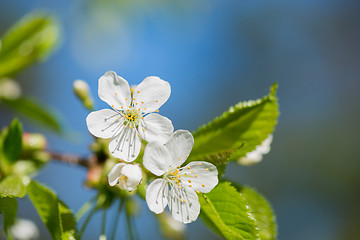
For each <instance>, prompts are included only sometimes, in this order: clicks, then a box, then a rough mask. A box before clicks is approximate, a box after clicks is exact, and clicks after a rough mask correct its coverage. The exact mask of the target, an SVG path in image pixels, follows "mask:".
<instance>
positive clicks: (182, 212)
mask: <svg viewBox="0 0 360 240" xmlns="http://www.w3.org/2000/svg"><path fill="white" fill-rule="evenodd" d="M168 205H169V209H170V212H171V214H172V216H173V217H174V219H175V220H177V221H179V222H183V223H190V222H193V221H195V220H196V219H197V218H198V216H199V213H200V203H199V200H198V196H197V195H196V193H195V192H194V191H193V190H191V189H188V188H181V189H180V188H179V187H177V186H175V187H172V188H171V190H170V191H169V197H168Z"/></svg>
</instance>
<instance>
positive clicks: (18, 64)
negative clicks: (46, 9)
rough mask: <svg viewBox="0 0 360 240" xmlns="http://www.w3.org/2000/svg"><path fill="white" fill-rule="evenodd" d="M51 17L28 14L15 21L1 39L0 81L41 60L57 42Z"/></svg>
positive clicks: (53, 20)
mask: <svg viewBox="0 0 360 240" xmlns="http://www.w3.org/2000/svg"><path fill="white" fill-rule="evenodd" d="M59 36H60V34H59V25H58V23H57V21H56V20H55V19H54V17H53V16H51V15H49V14H44V13H32V14H29V15H27V16H25V17H24V18H22V19H21V20H20V21H18V22H17V23H16V24H15V25H14V26H13V27H12V28H11V29H9V30H8V31H7V32H6V33H5V34H4V36H3V37H2V38H1V48H0V78H1V77H8V76H13V75H15V73H17V72H18V71H20V70H22V69H23V68H25V67H27V66H28V65H30V64H31V63H33V62H35V61H39V60H43V59H45V58H46V57H47V56H48V55H49V54H50V53H51V52H52V50H53V49H54V47H55V45H56V43H57V41H58V39H59Z"/></svg>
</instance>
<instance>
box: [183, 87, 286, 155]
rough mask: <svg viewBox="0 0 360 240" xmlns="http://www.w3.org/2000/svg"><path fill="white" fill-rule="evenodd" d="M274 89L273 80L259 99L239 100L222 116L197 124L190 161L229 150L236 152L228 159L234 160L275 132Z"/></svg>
mask: <svg viewBox="0 0 360 240" xmlns="http://www.w3.org/2000/svg"><path fill="white" fill-rule="evenodd" d="M276 89H277V84H276V83H275V84H274V85H273V86H272V87H271V89H270V93H269V94H268V95H267V96H265V97H263V98H262V99H258V100H256V101H247V102H241V103H238V104H236V105H235V106H234V107H231V108H230V109H229V110H228V111H227V112H225V113H224V114H223V115H222V116H220V117H218V118H216V119H215V120H214V121H212V122H210V123H208V124H207V125H204V126H202V127H200V128H199V129H198V130H197V131H196V132H195V133H194V139H195V144H194V147H193V150H192V152H191V155H190V156H189V158H190V159H189V161H194V160H202V159H205V157H206V156H209V155H215V156H216V155H217V154H219V153H223V152H227V151H232V150H236V151H235V152H234V153H233V154H232V155H231V157H230V160H237V159H239V158H240V157H242V156H245V155H246V153H248V152H250V151H253V150H254V149H255V148H256V146H257V145H260V144H261V143H262V142H263V141H264V140H265V139H266V138H267V137H268V135H269V134H271V133H272V132H273V131H274V128H275V125H276V123H277V117H278V115H279V112H278V105H277V98H276V96H275V94H276ZM242 145H244V146H243V147H242Z"/></svg>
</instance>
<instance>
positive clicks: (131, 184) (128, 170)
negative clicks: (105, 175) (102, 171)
mask: <svg viewBox="0 0 360 240" xmlns="http://www.w3.org/2000/svg"><path fill="white" fill-rule="evenodd" d="M121 175H123V176H125V177H126V180H125V181H124V183H125V184H124V186H123V189H125V190H127V191H134V190H135V189H136V188H137V185H139V183H140V181H141V179H142V172H141V168H140V167H139V165H137V164H135V165H133V164H127V165H126V166H124V167H123V168H122V169H121Z"/></svg>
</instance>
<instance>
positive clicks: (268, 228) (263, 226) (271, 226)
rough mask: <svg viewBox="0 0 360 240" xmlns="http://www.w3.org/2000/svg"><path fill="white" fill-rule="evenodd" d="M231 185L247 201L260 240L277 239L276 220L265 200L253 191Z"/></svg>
mask: <svg viewBox="0 0 360 240" xmlns="http://www.w3.org/2000/svg"><path fill="white" fill-rule="evenodd" d="M233 185H234V187H236V189H237V191H238V192H239V193H240V194H242V195H243V196H245V198H246V200H247V201H248V203H249V205H250V208H251V209H252V212H253V214H254V216H255V219H256V222H257V226H258V228H259V229H260V239H261V240H275V239H276V237H277V225H276V219H275V215H274V213H273V211H272V208H271V206H270V204H269V203H268V202H267V200H266V199H265V198H264V197H263V196H261V195H260V194H259V193H258V192H257V191H255V190H254V189H251V188H249V187H244V186H237V185H235V184H233Z"/></svg>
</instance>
